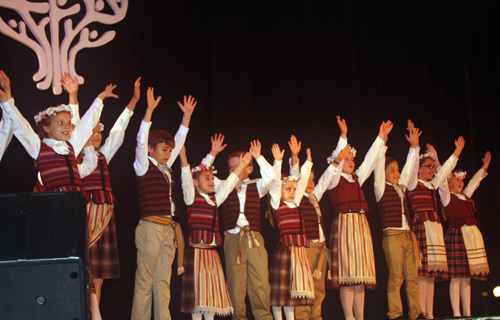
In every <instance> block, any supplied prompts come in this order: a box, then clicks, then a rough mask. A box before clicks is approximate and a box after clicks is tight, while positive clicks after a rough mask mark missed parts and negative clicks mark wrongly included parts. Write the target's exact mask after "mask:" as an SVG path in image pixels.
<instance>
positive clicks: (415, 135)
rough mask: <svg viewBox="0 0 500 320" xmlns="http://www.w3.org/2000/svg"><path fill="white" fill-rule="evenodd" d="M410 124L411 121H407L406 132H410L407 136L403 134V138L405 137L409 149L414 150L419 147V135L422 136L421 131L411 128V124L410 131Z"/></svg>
mask: <svg viewBox="0 0 500 320" xmlns="http://www.w3.org/2000/svg"><path fill="white" fill-rule="evenodd" d="M410 122H411V120H408V131H409V132H410V135H409V136H408V135H407V134H405V137H406V140H408V143H409V144H410V147H412V148H416V147H418V146H419V139H420V135H421V134H422V131H420V130H419V129H418V128H415V127H414V126H413V123H412V126H411V129H410V125H409V124H410Z"/></svg>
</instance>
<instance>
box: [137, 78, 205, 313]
mask: <svg viewBox="0 0 500 320" xmlns="http://www.w3.org/2000/svg"><path fill="white" fill-rule="evenodd" d="M160 99H161V97H158V98H157V99H156V100H155V98H154V89H153V88H148V92H147V101H148V108H147V110H146V113H145V115H144V119H143V121H142V123H141V127H140V129H139V133H138V135H137V148H136V156H135V162H134V170H135V173H136V174H137V181H138V186H139V202H140V206H141V220H140V221H139V224H138V226H137V229H136V232H135V242H136V246H137V272H136V276H135V289H134V301H133V304H132V319H134V320H136V319H137V320H138V319H141V320H142V319H143V320H150V319H151V297H152V296H153V299H154V306H155V310H154V319H167V320H170V319H171V316H170V311H169V308H168V305H169V302H170V278H171V274H172V262H173V260H174V254H175V248H176V246H178V245H179V246H180V247H179V252H178V256H179V257H178V258H179V259H178V265H179V270H178V274H180V273H182V272H183V269H182V267H181V266H182V256H181V255H180V254H181V253H182V250H183V248H182V246H183V239H182V232H181V230H180V225H178V224H177V223H175V222H174V221H173V220H172V216H174V211H175V205H174V203H173V201H172V178H171V175H170V166H171V165H172V164H173V162H174V161H175V159H176V158H177V155H178V154H179V151H180V149H181V148H182V146H183V145H184V141H185V140H186V135H187V132H188V130H189V129H188V127H189V121H190V120H191V115H192V114H193V110H194V107H195V106H196V102H195V100H194V98H192V97H191V96H189V98H187V99H186V96H184V105H182V104H181V103H180V102H178V104H179V107H180V108H181V110H182V111H183V112H184V116H183V118H182V122H181V126H180V128H179V130H178V131H177V133H176V135H175V138H173V137H172V136H171V135H170V134H169V133H168V132H166V131H165V130H151V132H149V128H150V127H151V115H152V114H153V111H154V109H155V108H156V107H157V106H158V103H159V102H160ZM146 143H147V145H146ZM151 290H152V291H153V292H151Z"/></svg>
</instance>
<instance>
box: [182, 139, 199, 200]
mask: <svg viewBox="0 0 500 320" xmlns="http://www.w3.org/2000/svg"><path fill="white" fill-rule="evenodd" d="M179 159H180V161H181V181H182V182H181V184H182V193H183V195H184V203H185V204H186V205H188V206H189V205H192V204H193V202H194V195H195V189H194V183H193V174H192V173H191V167H190V166H189V163H188V160H187V156H186V147H184V146H182V148H181V150H180V151H179Z"/></svg>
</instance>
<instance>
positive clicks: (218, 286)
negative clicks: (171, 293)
mask: <svg viewBox="0 0 500 320" xmlns="http://www.w3.org/2000/svg"><path fill="white" fill-rule="evenodd" d="M237 182H238V176H237V175H235V174H234V173H232V174H230V175H229V177H228V178H227V180H226V181H225V182H224V183H223V184H222V185H221V186H219V188H218V190H217V192H216V193H215V194H205V193H196V192H195V187H194V184H193V177H192V173H191V170H190V167H189V166H186V167H182V190H183V193H184V202H185V203H186V205H187V213H188V222H189V228H190V232H189V246H188V248H187V254H186V263H185V265H184V266H185V267H184V268H185V270H186V272H185V273H184V275H183V277H182V288H183V290H182V302H181V312H185V313H208V314H216V315H218V316H227V315H230V314H232V313H233V307H232V305H231V299H230V296H229V292H228V290H227V285H226V281H225V279H224V273H223V270H222V265H221V263H220V259H219V254H218V253H217V250H216V247H217V246H221V245H222V238H221V235H220V230H219V219H218V214H217V207H219V206H220V205H221V204H222V203H223V202H224V201H225V200H226V198H227V196H228V195H229V193H231V191H232V190H233V188H234V186H235V185H236V183H237Z"/></svg>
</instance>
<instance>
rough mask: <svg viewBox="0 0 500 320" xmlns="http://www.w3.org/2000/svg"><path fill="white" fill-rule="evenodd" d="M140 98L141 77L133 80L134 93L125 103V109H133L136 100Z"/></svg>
mask: <svg viewBox="0 0 500 320" xmlns="http://www.w3.org/2000/svg"><path fill="white" fill-rule="evenodd" d="M140 98H141V77H139V78H137V80H135V82H134V94H133V95H132V99H130V102H129V103H128V105H127V109H129V110H130V111H134V109H135V106H136V105H137V102H138V101H139V99H140Z"/></svg>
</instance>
